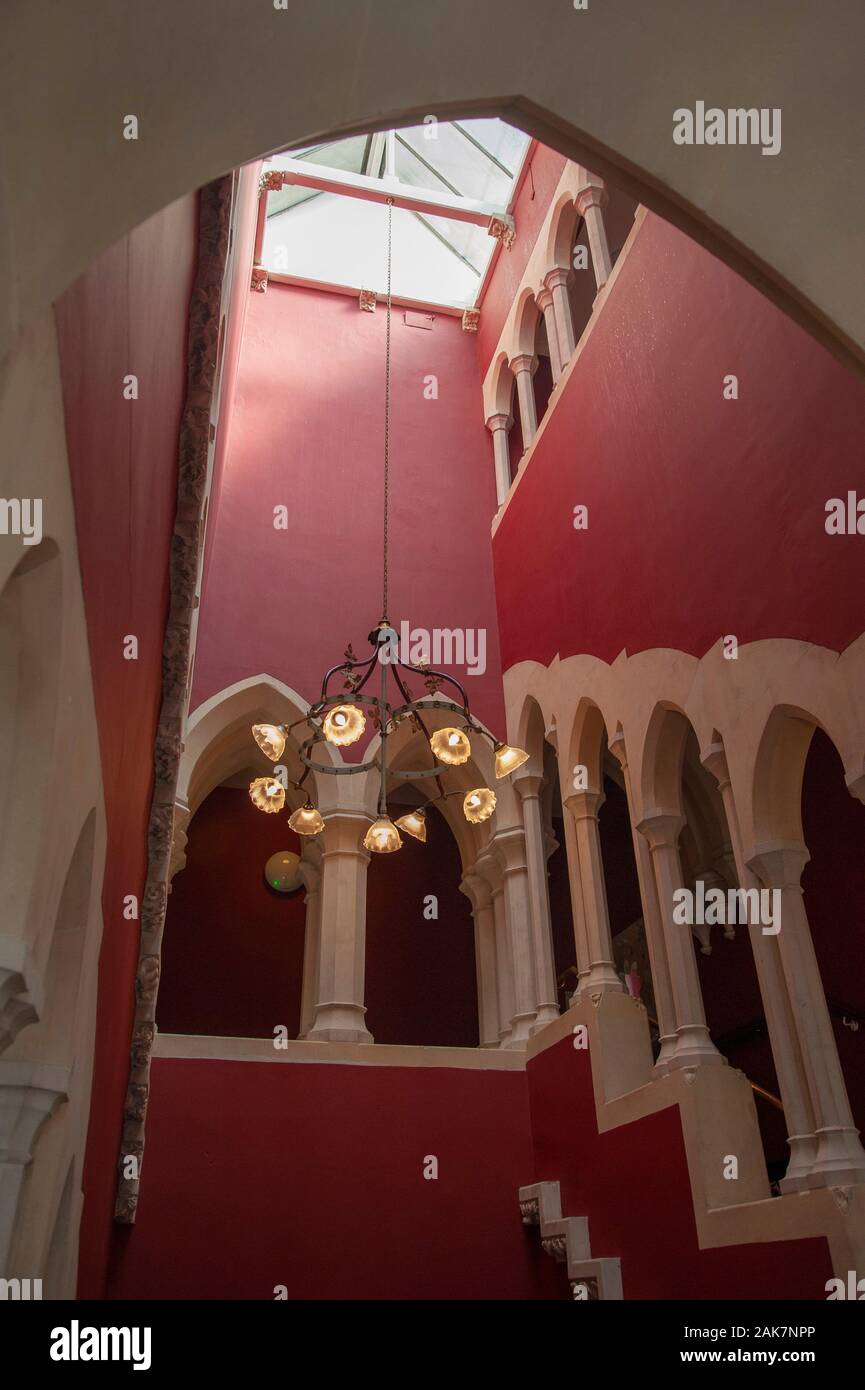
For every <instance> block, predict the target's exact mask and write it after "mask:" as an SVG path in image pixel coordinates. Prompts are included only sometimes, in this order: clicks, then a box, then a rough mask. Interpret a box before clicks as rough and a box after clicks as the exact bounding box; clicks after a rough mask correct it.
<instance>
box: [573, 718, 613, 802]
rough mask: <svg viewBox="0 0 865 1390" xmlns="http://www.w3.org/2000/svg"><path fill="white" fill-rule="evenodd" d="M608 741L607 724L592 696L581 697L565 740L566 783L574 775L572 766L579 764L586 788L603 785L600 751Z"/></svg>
mask: <svg viewBox="0 0 865 1390" xmlns="http://www.w3.org/2000/svg"><path fill="white" fill-rule="evenodd" d="M607 744H608V733H607V724H606V720H605V719H604V716H603V714H602V713H601V710H600V707H599V706H598V705H596V704H595V702H594V700H590V699H588V697H583V699H581V700H580V702H579V704H578V705H577V709H576V713H575V715H574V722H573V724H572V726H571V737H570V741H569V744H568V767H567V774H568V783H569V784H571V783H572V781H573V778H574V776H575V773H574V768H576V767H578V766H581V767H585V768H586V771H587V784H588V785H587V787H586V790H587V791H590V792H601V791H603V787H604V752H605V749H606V747H607Z"/></svg>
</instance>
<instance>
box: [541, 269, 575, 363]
mask: <svg viewBox="0 0 865 1390" xmlns="http://www.w3.org/2000/svg"><path fill="white" fill-rule="evenodd" d="M572 273H573V272H572V271H569V270H565V269H563V268H562V267H561V266H556V267H555V268H554V269H553V270H550V271H548V272H547V274H546V275H545V276H544V288H545V289H548V290H549V291H550V294H551V295H552V297H553V310H554V312H555V319H556V331H557V333H558V335H559V362H560V363H561V369H562V371H564V369H565V367H566V366H567V364H568V362H570V360H571V358H572V357H573V355H574V348H575V347H576V346H577V340H576V337H575V336H574V316H573V314H572V313H571V301H570V299H569V298H568V281H569V280H570V277H571V274H572Z"/></svg>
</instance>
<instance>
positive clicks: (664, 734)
mask: <svg viewBox="0 0 865 1390" xmlns="http://www.w3.org/2000/svg"><path fill="white" fill-rule="evenodd" d="M691 730H692V725H691V721H690V720H689V719H688V716H687V715H686V714H685V713H684V711H683V710H681V709H680V708H679V707H678V705H673V704H668V703H667V702H666V701H662V702H661V703H659V704H657V705H656V706H655V708H654V710H653V711H652V714H651V717H650V719H649V723H648V726H647V728H646V736H645V739H644V740H643V760H642V765H641V768H640V792H641V800H642V806H643V815H644V816H649V815H653V814H657V813H663V814H665V815H682V814H683V806H682V771H683V768H684V763H685V748H686V745H687V742H688V736H689V733H690V732H691Z"/></svg>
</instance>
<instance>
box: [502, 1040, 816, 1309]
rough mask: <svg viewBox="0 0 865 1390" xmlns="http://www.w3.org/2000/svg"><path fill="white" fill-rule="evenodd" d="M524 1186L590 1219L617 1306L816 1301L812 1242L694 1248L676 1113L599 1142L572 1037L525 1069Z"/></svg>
mask: <svg viewBox="0 0 865 1390" xmlns="http://www.w3.org/2000/svg"><path fill="white" fill-rule="evenodd" d="M527 1075H528V1082H529V1105H530V1110H531V1117H532V1141H533V1144H534V1153H535V1175H534V1179H533V1181H536V1182H542V1181H553V1180H556V1179H557V1180H558V1181H559V1182H560V1183H561V1193H562V1211H563V1212H564V1214H565V1215H566V1216H587V1217H588V1218H589V1240H590V1242H591V1247H592V1255H593V1257H595V1258H599V1257H601V1256H619V1258H620V1259H621V1261H622V1287H623V1293H624V1296H625V1298H626V1299H632V1298H650V1299H671V1298H681V1299H703V1298H710V1299H718V1298H733V1299H736V1298H744V1299H764V1298H770V1299H823V1298H825V1297H826V1292H825V1284H826V1280H827V1279H830V1278H831V1277H832V1268H831V1264H830V1260H829V1247H828V1245H827V1243H826V1241H825V1240H824V1239H823V1238H822V1237H821V1238H819V1239H813V1240H791V1241H779V1242H774V1243H772V1244H768V1245H737V1246H729V1247H726V1248H723V1249H717V1250H699V1249H698V1247H697V1230H696V1225H695V1223H694V1210H693V1204H692V1200H691V1189H690V1182H689V1179H688V1167H687V1160H686V1157H685V1146H684V1141H683V1139H682V1127H681V1122H680V1120H679V1112H678V1108H677V1107H675V1106H671V1107H669V1108H668V1109H666V1110H661V1111H659V1112H658V1113H657V1114H654V1115H648V1116H646V1118H645V1119H642V1120H636V1121H634V1123H633V1124H629V1125H623V1126H621V1127H620V1128H618V1129H612V1130H608V1131H607V1132H606V1133H605V1134H598V1130H597V1123H596V1120H595V1101H594V1093H593V1090H592V1076H591V1063H590V1061H589V1056H588V1052H586V1051H578V1050H577V1049H576V1048H575V1047H574V1046H573V1040H572V1039H571V1038H563V1039H562V1040H561V1042H558V1043H556V1044H555V1046H554V1047H551V1048H548V1049H547V1050H546V1052H542V1053H540V1054H539V1055H538V1056H537V1057H534V1058H532V1059H531V1060H530V1061H529V1063H528V1066H527Z"/></svg>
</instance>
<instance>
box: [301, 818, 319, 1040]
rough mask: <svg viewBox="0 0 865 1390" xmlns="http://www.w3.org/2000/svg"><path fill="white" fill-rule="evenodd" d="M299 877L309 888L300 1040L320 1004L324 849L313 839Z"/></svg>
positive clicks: (306, 852) (307, 844) (306, 850)
mask: <svg viewBox="0 0 865 1390" xmlns="http://www.w3.org/2000/svg"><path fill="white" fill-rule="evenodd" d="M298 873H299V874H300V877H301V879H302V881H303V884H304V886H305V888H306V926H305V929H304V936H303V982H302V985H301V996H300V1032H299V1033H298V1037H299V1038H305V1037H306V1036H307V1034H308V1033H309V1031H310V1029H311V1028H312V1025H313V1020H314V1018H315V1006H316V1002H317V1000H318V977H319V964H320V959H321V845H319V844H318V843H317V842H316V841H315V840H314V839H312V838H311V837H310V838H309V839H308V840H307V841H306V843H305V844H304V846H303V856H302V858H301V861H300V865H299V867H298Z"/></svg>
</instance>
